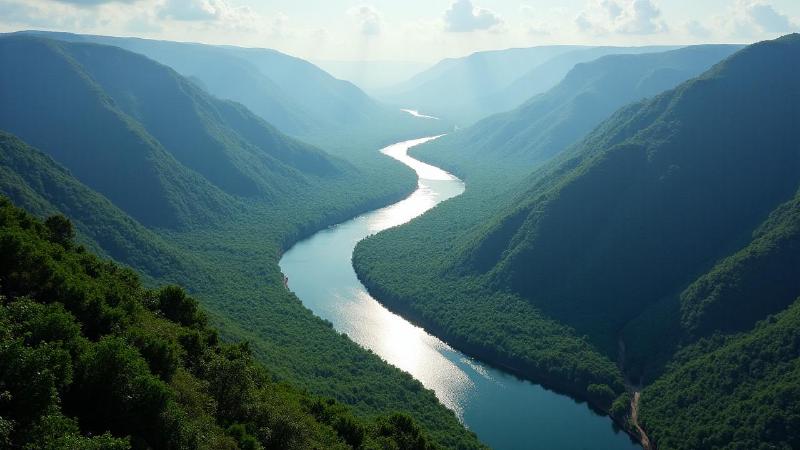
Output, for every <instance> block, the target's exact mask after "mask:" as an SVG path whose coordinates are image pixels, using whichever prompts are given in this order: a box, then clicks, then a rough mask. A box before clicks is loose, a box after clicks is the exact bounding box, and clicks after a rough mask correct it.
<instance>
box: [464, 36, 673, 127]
mask: <svg viewBox="0 0 800 450" xmlns="http://www.w3.org/2000/svg"><path fill="white" fill-rule="evenodd" d="M676 49H677V47H669V46H644V47H592V48H581V49H577V50H572V51H570V52H567V53H564V54H563V55H558V56H555V57H553V58H550V59H549V60H547V61H546V62H544V63H542V64H540V65H539V66H537V67H534V68H533V69H531V70H530V71H528V72H527V73H525V74H524V75H522V76H521V77H519V78H517V79H516V80H514V81H513V82H512V83H510V84H509V85H507V86H504V87H503V88H501V89H500V90H498V91H497V92H493V93H491V94H489V95H487V96H485V97H484V98H483V99H482V100H481V103H480V106H481V107H482V108H483V109H484V111H485V112H484V115H488V114H490V113H495V112H501V111H508V110H510V109H513V108H516V107H517V106H520V105H521V104H522V103H523V102H525V101H526V100H527V99H529V98H531V97H533V96H534V95H537V94H541V93H543V92H546V91H547V90H549V89H550V88H552V87H553V86H555V85H556V84H558V82H559V81H561V80H562V79H563V78H564V76H565V75H567V73H569V71H570V70H572V68H573V67H575V66H576V65H577V64H580V63H585V62H589V61H593V60H595V59H597V58H601V57H603V56H606V55H625V54H640V53H658V52H666V51H670V50H676Z"/></svg>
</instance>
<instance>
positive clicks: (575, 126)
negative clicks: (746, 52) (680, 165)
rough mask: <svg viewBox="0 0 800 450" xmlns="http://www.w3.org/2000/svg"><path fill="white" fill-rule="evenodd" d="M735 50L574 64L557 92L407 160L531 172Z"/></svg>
mask: <svg viewBox="0 0 800 450" xmlns="http://www.w3.org/2000/svg"><path fill="white" fill-rule="evenodd" d="M739 48H741V47H739V46H733V45H707V46H706V45H703V46H692V47H685V48H682V49H678V50H672V51H667V52H659V53H645V54H632V55H608V56H604V57H601V58H599V59H596V60H594V61H591V62H586V63H580V64H577V65H575V66H574V68H573V69H572V70H570V72H569V73H568V74H567V75H566V77H564V79H563V80H562V81H561V82H560V83H559V84H558V85H556V86H555V87H553V88H552V89H550V90H549V91H547V92H546V93H544V94H541V95H538V96H534V97H533V98H531V99H530V100H528V101H527V102H525V104H524V105H522V106H520V107H518V108H517V109H515V110H513V111H510V112H507V113H501V114H496V115H493V116H490V117H488V118H486V119H483V120H481V121H480V122H478V123H476V124H475V125H472V126H470V127H468V128H465V129H463V130H460V131H457V132H455V133H451V134H450V135H448V136H445V137H443V138H441V139H438V140H437V141H434V142H432V143H430V144H428V145H427V146H422V147H419V148H417V149H415V152H416V153H417V154H421V155H424V157H425V158H430V159H432V160H435V161H436V162H437V163H439V164H441V165H444V166H445V167H448V168H450V169H452V170H455V171H457V172H459V173H460V174H463V175H467V176H468V174H467V173H464V170H467V171H468V169H469V168H470V167H474V168H475V169H476V170H477V171H480V170H481V168H482V167H483V166H487V165H489V166H509V165H512V166H519V165H524V166H528V167H530V168H533V167H534V166H535V165H536V164H540V163H542V162H544V161H546V160H547V159H549V158H551V157H553V156H555V155H557V154H558V153H560V152H561V151H563V150H564V149H566V148H567V147H568V146H570V145H571V144H573V143H575V142H578V141H579V140H580V139H581V138H583V137H584V136H585V135H586V134H587V133H589V131H591V130H592V129H593V128H594V127H595V126H597V125H598V124H599V123H600V122H601V121H602V120H603V119H605V118H606V117H608V116H609V115H610V114H611V113H613V112H614V111H615V110H617V109H618V108H620V107H622V106H623V105H625V104H627V103H630V102H633V101H636V100H640V99H642V98H645V97H649V96H653V95H656V94H658V93H660V92H662V91H664V90H667V89H670V88H673V87H675V86H676V85H678V84H679V83H681V82H683V81H685V80H687V79H689V78H692V77H694V76H697V75H699V74H700V73H702V72H704V71H705V70H707V69H708V68H709V67H711V66H712V65H713V64H715V63H717V62H719V61H720V60H722V59H724V58H725V57H727V56H728V55H730V54H731V53H733V52H734V51H735V50H737V49H739ZM582 52H586V51H582ZM572 53H574V52H571V53H567V54H565V55H563V56H569V55H571V54H572ZM555 59H559V60H562V59H563V58H561V57H558V58H555Z"/></svg>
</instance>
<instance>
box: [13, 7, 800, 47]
mask: <svg viewBox="0 0 800 450" xmlns="http://www.w3.org/2000/svg"><path fill="white" fill-rule="evenodd" d="M23 29H40V30H57V31H69V32H75V33H90V34H105V35H114V36H138V37H144V38H154V39H167V40H179V41H194V42H204V43H210V44H231V45H241V46H247V47H266V48H274V49H276V50H279V51H282V52H285V53H289V54H292V55H295V56H299V57H301V58H305V59H311V60H317V61H319V60H343V61H358V60H370V61H373V60H382V61H418V62H435V61H437V60H439V59H442V58H445V57H459V56H464V55H467V54H469V53H472V52H475V51H482V50H491V49H502V48H509V47H532V46H536V45H547V44H587V45H651V44H693V43H706V42H714V43H723V42H729V43H751V42H755V41H759V40H764V39H771V38H774V37H777V36H780V35H782V34H786V33H788V32H792V31H798V30H800V0H371V1H370V0H366V1H354V0H0V31H16V30H23Z"/></svg>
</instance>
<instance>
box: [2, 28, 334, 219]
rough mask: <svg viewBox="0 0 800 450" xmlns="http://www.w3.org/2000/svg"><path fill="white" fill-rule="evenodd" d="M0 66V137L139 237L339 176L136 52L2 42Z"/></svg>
mask: <svg viewBox="0 0 800 450" xmlns="http://www.w3.org/2000/svg"><path fill="white" fill-rule="evenodd" d="M0 57H2V59H3V61H6V62H8V64H7V66H6V67H7V69H8V70H4V71H3V72H2V74H0V93H1V95H2V97H3V99H4V101H3V102H2V104H0V128H3V129H6V130H8V131H10V132H12V133H14V134H16V135H18V136H19V137H21V138H22V139H24V140H26V141H27V142H29V143H31V144H32V145H34V146H36V147H38V148H40V149H41V150H43V151H45V152H47V153H48V154H50V155H51V156H52V157H53V158H54V159H55V160H56V161H58V162H59V163H61V164H63V165H64V166H65V167H67V168H68V169H69V170H70V171H71V172H72V173H73V174H75V176H76V177H77V178H78V179H80V180H81V181H82V182H84V183H86V184H87V185H88V186H89V187H91V188H92V189H94V190H97V191H98V192H100V193H102V194H104V195H105V196H107V197H108V198H109V199H110V200H111V201H113V202H114V203H115V204H116V205H118V206H120V207H121V208H122V209H123V210H125V211H126V212H127V213H129V214H131V215H132V216H133V217H134V218H136V219H137V220H138V221H140V222H142V223H143V224H145V225H148V226H159V227H175V226H186V225H190V224H191V223H197V222H199V221H207V220H211V221H213V220H214V219H215V218H218V217H221V216H223V215H224V214H225V213H226V211H229V210H230V209H231V208H234V207H236V203H237V202H236V201H235V198H237V197H238V198H258V199H262V200H267V201H269V200H273V201H274V200H276V199H277V198H279V197H280V196H281V195H282V194H285V193H288V192H292V191H293V190H294V189H295V186H298V185H300V184H303V183H306V182H307V181H305V179H306V178H307V177H312V178H318V177H331V176H338V175H340V174H341V173H342V171H343V170H349V169H347V167H348V166H347V165H346V164H344V163H341V162H337V161H334V160H333V159H331V158H330V157H329V156H327V155H326V154H324V153H323V152H321V151H320V150H318V149H316V148H314V147H311V146H309V145H307V144H303V143H301V142H299V141H296V140H294V139H291V138H288V137H286V136H285V135H283V134H281V133H280V132H279V131H277V130H276V129H274V128H273V127H272V126H270V125H269V124H267V123H266V122H264V121H263V120H262V119H260V118H258V117H256V116H255V115H253V114H252V113H250V112H249V111H248V110H247V109H245V108H244V107H242V106H241V105H238V104H235V103H232V102H226V101H221V100H218V99H216V98H213V97H211V96H210V95H208V94H207V93H206V92H205V91H203V90H202V89H200V88H199V87H197V86H196V84H195V83H193V82H191V81H189V80H187V79H185V78H183V77H181V76H180V75H178V74H177V73H176V72H175V71H174V70H172V69H170V68H168V67H166V66H163V65H161V64H158V63H156V62H154V61H152V60H150V59H148V58H145V57H143V56H141V55H139V54H136V53H132V52H129V51H126V50H122V49H119V48H116V47H111V46H105V45H97V44H83V43H68V42H64V41H54V40H49V39H43V38H39V37H30V36H5V37H0ZM178 118H179V119H180V120H176V119H178ZM42 130H47V132H42Z"/></svg>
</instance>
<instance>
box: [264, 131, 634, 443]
mask: <svg viewBox="0 0 800 450" xmlns="http://www.w3.org/2000/svg"><path fill="white" fill-rule="evenodd" d="M431 139H435V137H433V138H424V139H416V140H412V141H407V142H401V143H399V144H394V145H391V146H389V147H386V148H384V149H383V150H382V152H383V153H384V154H386V155H387V156H390V157H392V158H394V159H396V160H398V161H400V162H402V163H404V164H406V165H408V166H409V167H411V168H412V169H414V170H415V171H416V172H417V175H418V176H419V183H418V189H417V190H416V191H414V193H413V194H411V195H410V196H409V197H407V198H406V199H404V200H402V201H400V202H398V203H395V204H393V205H390V206H387V207H385V208H382V209H379V210H375V211H372V212H369V213H367V214H364V215H361V216H358V217H356V218H354V219H352V220H349V221H347V222H344V223H341V224H339V225H336V226H334V227H331V228H328V229H325V230H322V231H320V232H318V233H316V234H314V235H313V236H312V237H310V238H308V239H306V240H304V241H301V242H298V243H297V244H296V245H295V246H294V247H292V248H291V249H290V250H289V251H287V252H286V253H285V254H284V255H283V258H281V261H280V266H281V270H282V271H283V273H284V274H285V275H286V276H287V277H288V278H289V281H288V284H289V288H290V289H292V291H294V293H295V294H297V296H298V297H299V298H300V299H301V300H302V301H303V304H304V305H305V306H306V307H308V308H309V309H311V310H312V311H313V312H314V314H316V315H317V316H319V317H322V318H324V319H326V320H329V321H330V322H331V323H332V324H333V326H334V328H335V329H336V330H338V331H339V332H342V333H345V334H347V335H348V336H349V337H350V338H351V339H352V340H353V341H355V342H356V343H358V344H359V345H361V346H363V347H365V348H368V349H370V350H372V351H373V352H375V353H376V354H377V355H379V356H380V357H381V358H383V359H384V360H386V361H387V362H389V363H390V364H392V365H394V366H396V367H398V368H400V369H402V370H404V371H406V372H408V373H409V374H411V375H412V376H413V377H414V378H416V379H417V380H419V381H420V382H422V384H423V385H424V386H425V387H426V388H428V389H431V390H433V391H434V392H435V393H436V397H437V398H438V399H439V401H441V402H442V404H444V405H445V406H447V407H448V408H449V409H451V410H452V411H453V412H455V413H456V415H457V416H458V418H459V419H460V420H462V421H463V422H464V423H465V424H466V425H468V426H469V427H470V428H471V429H472V430H473V431H475V432H476V433H477V434H478V437H479V438H480V439H481V440H482V441H484V442H486V443H487V444H489V445H491V446H492V447H494V448H497V449H509V450H510V449H513V450H517V449H520V450H522V449H526V450H527V449H531V448H540V449H549V450H556V449H558V450H566V449H570V450H571V449H592V450H600V449H603V450H620V449H634V448H637V446H635V445H634V444H632V443H631V442H630V440H629V439H628V438H627V436H625V435H620V434H619V433H618V432H614V431H612V429H611V424H610V421H609V420H608V419H607V418H605V417H601V416H597V415H595V414H594V413H592V412H591V411H590V410H589V409H588V408H587V407H586V406H585V405H580V404H577V403H576V402H575V401H573V400H572V399H570V398H569V397H565V396H563V395H559V394H556V393H554V392H552V391H548V390H546V389H544V388H542V387H541V386H538V385H535V384H532V383H530V382H528V381H524V380H520V379H518V378H515V377H514V376H512V375H509V374H506V373H504V372H502V371H499V370H496V369H493V368H491V367H489V366H486V365H484V364H481V363H480V362H479V361H476V360H474V359H472V358H469V357H467V356H465V355H463V354H462V353H460V352H458V351H457V350H455V349H453V348H452V347H450V346H449V345H447V344H446V343H444V342H442V341H441V340H439V339H438V338H436V337H435V336H432V335H430V334H428V333H427V332H425V330H423V329H422V328H420V327H417V326H415V325H412V324H411V323H410V322H408V321H406V320H405V319H403V318H402V317H400V316H398V315H396V314H394V313H392V312H390V311H389V310H387V309H386V308H384V307H383V305H381V304H380V303H379V302H378V301H377V300H375V299H374V298H372V297H371V296H370V295H369V294H368V293H367V291H366V289H365V288H364V286H363V285H362V284H361V282H359V280H358V278H357V277H356V273H355V271H354V270H353V266H352V261H351V258H352V254H353V250H354V249H355V246H356V244H357V243H358V242H359V241H360V240H362V239H364V238H365V237H367V236H369V235H372V234H375V233H377V232H379V231H382V230H385V229H387V228H391V227H394V226H398V225H402V224H404V223H406V222H408V221H410V220H411V219H413V218H415V217H418V216H419V215H421V214H423V213H424V212H426V211H428V210H429V209H431V208H433V207H434V206H436V205H437V204H438V203H440V202H442V201H444V200H447V199H449V198H452V197H455V196H457V195H460V194H461V193H462V192H464V184H463V183H462V182H461V180H459V179H458V178H456V177H454V176H452V175H450V174H449V173H447V172H445V171H443V170H441V169H439V168H437V167H434V166H431V165H429V164H425V163H423V162H421V161H418V160H416V159H414V158H411V157H409V156H408V155H407V154H406V152H407V150H408V149H409V148H410V147H412V146H414V145H418V144H421V143H423V142H427V141H429V140H431ZM487 320H490V318H487Z"/></svg>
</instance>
